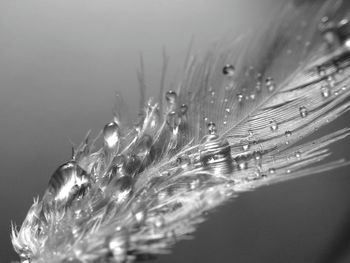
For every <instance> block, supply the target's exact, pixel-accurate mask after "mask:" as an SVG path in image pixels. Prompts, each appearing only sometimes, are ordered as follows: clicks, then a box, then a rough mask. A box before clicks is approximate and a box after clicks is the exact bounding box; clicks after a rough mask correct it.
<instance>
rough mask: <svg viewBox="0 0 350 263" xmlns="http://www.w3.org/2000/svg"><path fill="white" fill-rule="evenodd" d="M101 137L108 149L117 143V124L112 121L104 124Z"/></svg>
mask: <svg viewBox="0 0 350 263" xmlns="http://www.w3.org/2000/svg"><path fill="white" fill-rule="evenodd" d="M103 138H104V141H105V144H106V145H107V147H108V148H110V149H111V148H115V147H116V146H117V145H119V125H118V124H117V123H116V122H114V121H113V122H110V123H108V124H106V125H105V127H104V128H103Z"/></svg>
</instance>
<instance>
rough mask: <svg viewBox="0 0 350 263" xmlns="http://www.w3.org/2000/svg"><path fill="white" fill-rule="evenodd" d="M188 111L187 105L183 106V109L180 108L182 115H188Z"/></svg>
mask: <svg viewBox="0 0 350 263" xmlns="http://www.w3.org/2000/svg"><path fill="white" fill-rule="evenodd" d="M187 110H188V106H187V104H182V105H181V107H180V112H181V114H182V115H184V114H186V112H187Z"/></svg>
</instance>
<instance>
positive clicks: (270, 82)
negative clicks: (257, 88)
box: [265, 77, 276, 92]
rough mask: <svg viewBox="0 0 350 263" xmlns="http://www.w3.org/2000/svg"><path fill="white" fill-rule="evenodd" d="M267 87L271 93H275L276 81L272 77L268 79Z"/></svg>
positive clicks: (266, 81)
mask: <svg viewBox="0 0 350 263" xmlns="http://www.w3.org/2000/svg"><path fill="white" fill-rule="evenodd" d="M265 85H266V88H267V90H268V91H269V92H272V91H274V90H275V88H276V84H275V81H274V80H273V78H271V77H268V78H266V80H265Z"/></svg>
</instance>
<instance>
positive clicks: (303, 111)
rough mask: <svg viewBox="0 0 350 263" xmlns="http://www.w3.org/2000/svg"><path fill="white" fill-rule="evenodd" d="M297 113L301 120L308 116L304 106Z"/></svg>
mask: <svg viewBox="0 0 350 263" xmlns="http://www.w3.org/2000/svg"><path fill="white" fill-rule="evenodd" d="M299 113H300V116H301V117H302V118H305V117H306V116H307V115H308V114H309V113H308V111H307V109H306V107H305V106H301V107H300V108H299Z"/></svg>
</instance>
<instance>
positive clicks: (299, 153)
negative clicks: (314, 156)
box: [295, 151, 301, 159]
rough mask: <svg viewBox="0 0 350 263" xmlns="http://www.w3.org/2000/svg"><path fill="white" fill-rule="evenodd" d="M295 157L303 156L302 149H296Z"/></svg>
mask: <svg viewBox="0 0 350 263" xmlns="http://www.w3.org/2000/svg"><path fill="white" fill-rule="evenodd" d="M295 157H297V158H298V159H300V158H301V152H300V151H296V152H295Z"/></svg>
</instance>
